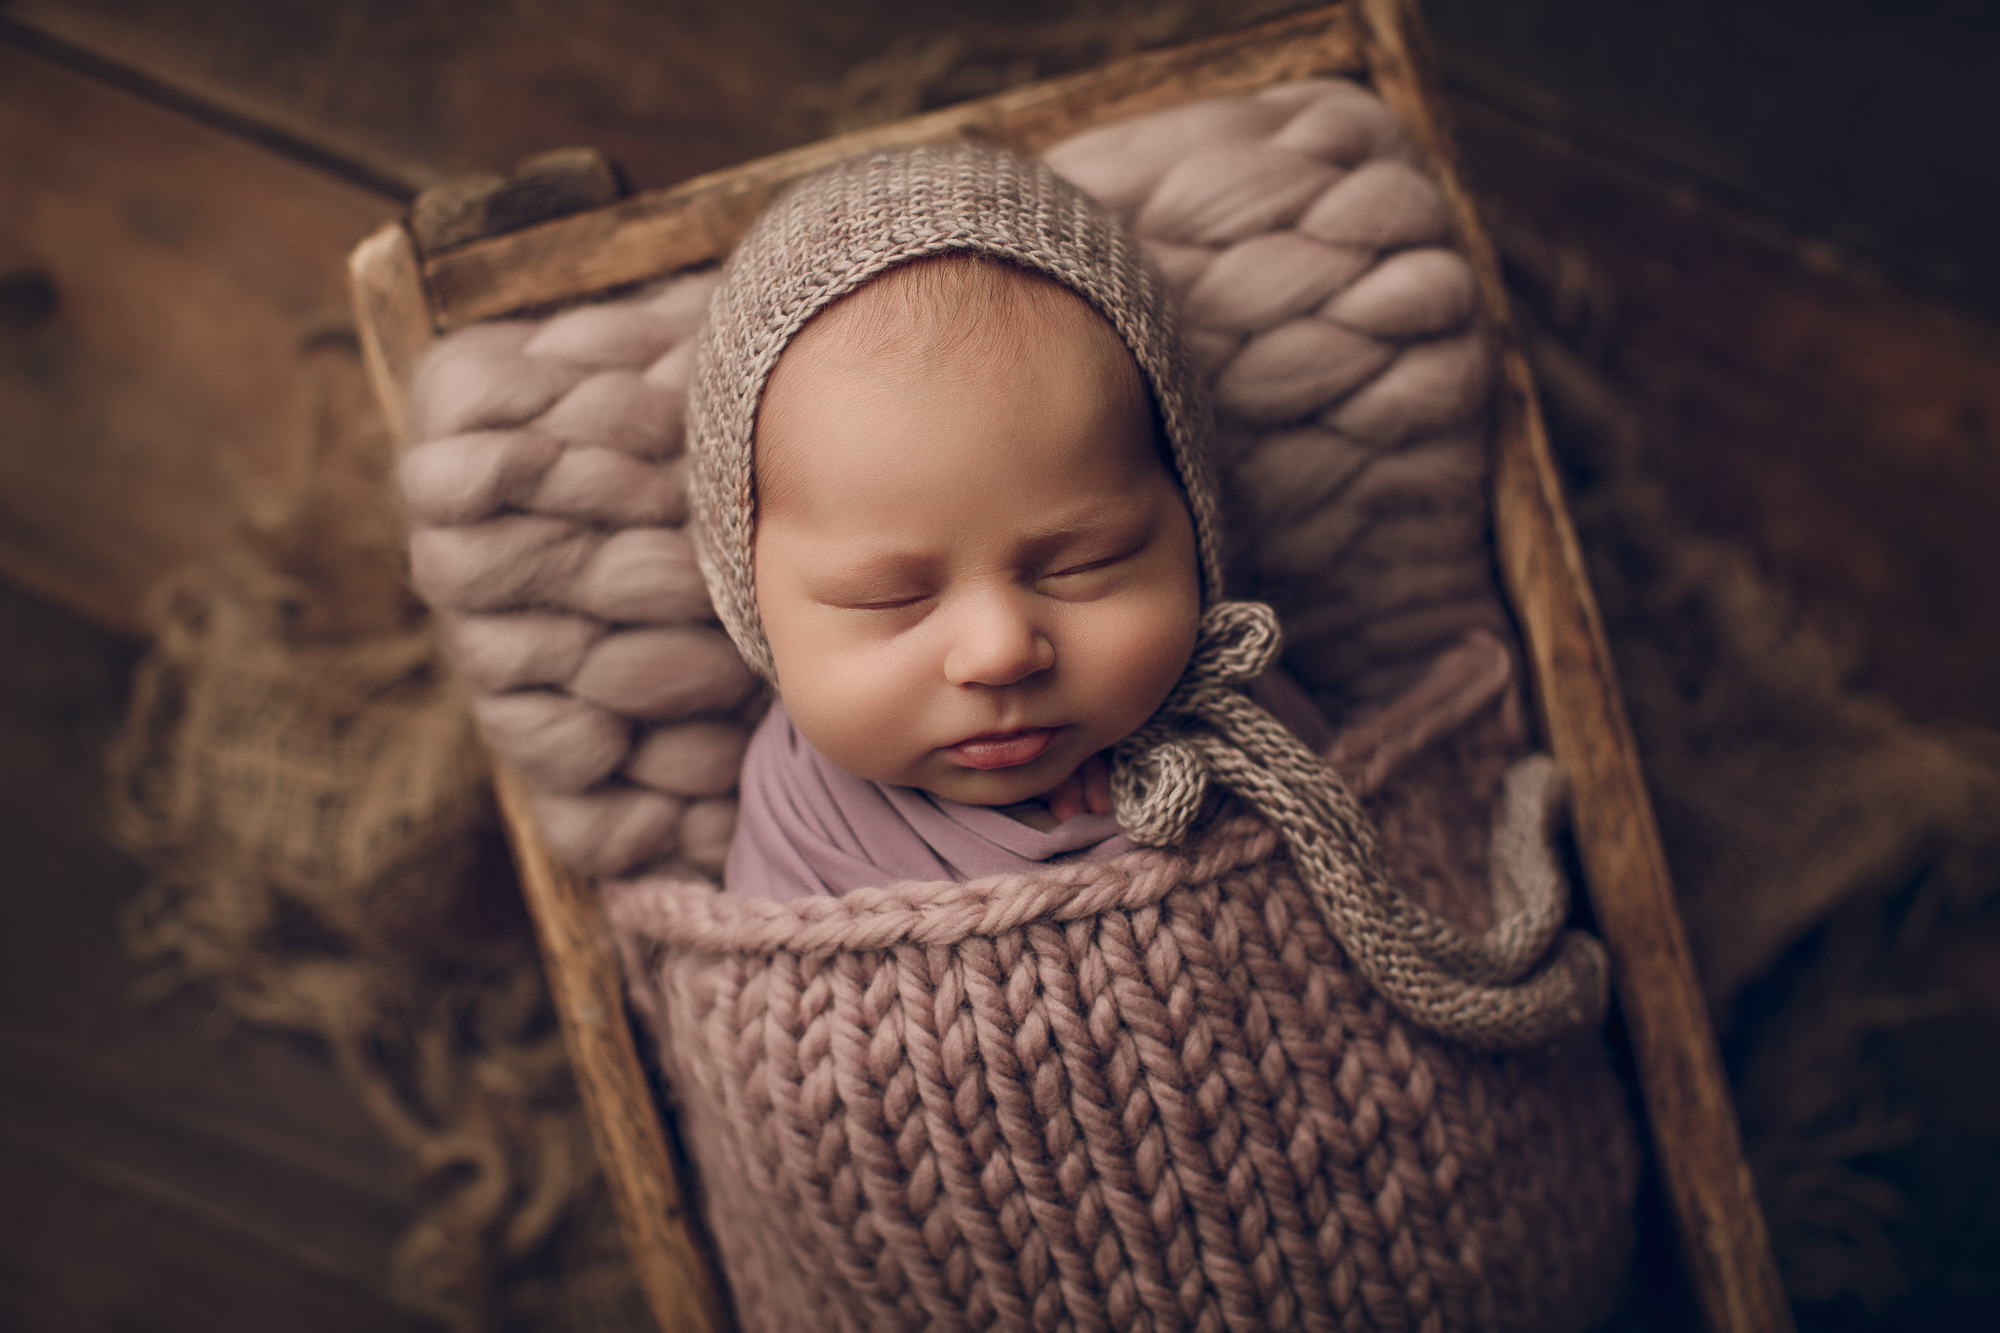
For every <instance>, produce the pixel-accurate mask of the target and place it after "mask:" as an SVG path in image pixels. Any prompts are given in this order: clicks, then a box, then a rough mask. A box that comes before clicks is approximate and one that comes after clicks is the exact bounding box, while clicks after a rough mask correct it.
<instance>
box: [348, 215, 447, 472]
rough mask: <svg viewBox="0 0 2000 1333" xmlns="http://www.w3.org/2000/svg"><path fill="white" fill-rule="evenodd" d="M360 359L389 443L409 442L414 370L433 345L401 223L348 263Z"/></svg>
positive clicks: (386, 228) (385, 228)
mask: <svg viewBox="0 0 2000 1333" xmlns="http://www.w3.org/2000/svg"><path fill="white" fill-rule="evenodd" d="M347 280H348V293H349V295H350V297H351V298H352V300H353V302H354V311H355V326H356V330H357V332H358V334H359V337H360V339H361V360H362V364H363V365H365V366H366V367H367V368H368V382H369V384H370V385H371V386H373V388H374V390H375V401H376V403H377V404H379V405H380V406H381V409H382V415H383V416H384V417H386V418H387V419H388V424H389V435H390V438H392V439H395V440H399V441H402V440H408V439H409V438H410V390H411V388H412V386H413V384H414V381H415V378H416V372H417V367H419V366H421V365H422V364H423V360H424V355H425V353H427V352H429V351H430V349H431V344H432V343H434V342H436V341H437V334H436V332H435V330H434V328H433V326H432V323H431V313H430V305H429V301H428V297H427V294H426V292H425V290H424V278H423V272H422V270H421V269H420V267H419V266H418V263H417V251H416V246H415V245H414V244H413V243H412V241H411V240H410V233H409V230H408V228H406V227H405V226H404V225H403V224H402V223H400V222H388V223H384V224H383V225H382V228H381V229H380V230H379V231H377V232H376V233H375V234H374V235H372V236H370V237H369V238H368V239H367V240H365V241H363V242H362V243H361V244H360V245H358V246H356V247H355V248H354V253H353V254H352V255H350V256H348V260H347Z"/></svg>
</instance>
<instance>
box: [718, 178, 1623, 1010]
mask: <svg viewBox="0 0 2000 1333" xmlns="http://www.w3.org/2000/svg"><path fill="white" fill-rule="evenodd" d="M1184 365H1185V363H1184V358H1183V356H1182V353H1181V348H1180V343H1179V339H1178V335H1177V333H1176V329H1175V324H1174V320H1173V316H1172V312H1171V310H1170V308H1169V306H1168V303H1167V299H1166V297H1165V295H1164V287H1163V284H1162V283H1161V281H1160V280H1159V278H1158V277H1157V276H1156V275H1155V274H1154V272H1153V271H1152V269H1151V268H1150V266H1149V265H1148V264H1147V263H1146V261H1145V259H1144V258H1143V256H1142V254H1141V252H1140V250H1139V247H1138V246H1137V244H1136V243H1134V242H1133V241H1132V240H1131V238H1130V237H1129V236H1128V235H1127V234H1126V233H1125V232H1124V230H1123V229H1122V228H1121V227H1120V226H1119V224H1118V223H1117V222H1116V221H1114V220H1113V219H1112V218H1110V217H1109V216H1108V215H1107V214H1106V213H1105V212H1104V211H1103V210H1102V209H1101V208H1100V207H1099V206H1098V205H1096V204H1095V203H1094V202H1092V201H1091V200H1090V199H1089V198H1088V197H1087V196H1085V195H1083V194H1082V193H1081V192H1080V191H1078V190H1077V189H1075V188H1074V187H1073V186H1070V185H1069V184H1067V183H1066V182H1065V181H1063V180H1062V179H1061V178H1059V177H1057V176H1056V175H1055V174H1054V173H1053V172H1051V171H1050V170H1049V169H1048V168H1047V167H1045V166H1042V165H1040V164H1038V163H1031V162H1027V161H1023V160H1022V159H1019V158H1015V157H1012V156H1009V155H1007V154H1004V153H1001V152H998V151H996V150H993V149H990V148H983V147H976V146H971V145H959V146H953V147H937V148H933V147H918V148H909V149H903V150H895V151H885V152H880V153H876V154H873V155H870V156H867V157H862V158H856V159H851V160H850V161H848V162H845V163H842V164H840V165H838V166H835V167H833V168H830V169H829V170H827V171H826V172H823V173H821V174H820V175H818V176H815V177H812V178H809V179H808V180H807V181H805V182H804V183H803V184H801V185H800V186H798V187H796V188H794V189H793V190H792V191H791V192H790V193H789V194H787V195H786V196H785V197H784V198H782V199H781V200H780V201H779V202H778V203H777V204H776V205H774V206H773V207H772V208H771V210H770V211H768V212H767V213H766V214H765V215H764V216H763V217H762V218H761V219H760V220H759V221H758V223H757V224H756V225H755V226H754V227H753V228H752V229H751V231H750V233H749V234H748V235H747V236H746V237H745V239H744V241H743V243H742V245H741V246H740V247H739V248H738V250H737V252H736V253H735V255H734V256H732V258H731V260H730V263H729V267H728V269H727V271H726V272H725V274H724V276H723V279H722V282H721V285H720V286H719V287H718V288H717V289H716V294H715V297H714V300H713V302H712V304H711V306H710V310H709V325H708V328H707V331H706V333H705V334H704V336H703V342H702V344H701V347H700V350H699V352H698V355H697V362H696V369H695V381H694V388H693V391H692V393H691V394H690V397H689V402H688V450H689V457H690V461H691V465H692V472H691V497H692V500H693V509H694V520H695V523H696V526H697V529H698V531H697V550H698V552H699V555H700V560H701V565H702V572H703V575H704V577H705V579H706V581H707V584H708V588H709V592H710V595H711V597H712V599H713V601H714V604H715V609H716V613H717V615H718V616H719V617H720V619H721V620H722V623H723V625H724V627H725V628H726V629H727V630H728V631H729V634H730V637H731V638H732V639H733V640H734V641H735V643H736V645H737V646H738V648H740V649H741V650H742V653H743V657H744V660H745V661H746V662H748V663H749V665H750V666H751V668H752V669H753V670H756V671H757V672H758V673H759V674H761V675H763V676H764V677H765V678H766V679H767V680H770V681H771V682H772V683H773V684H775V686H776V687H777V694H778V698H777V701H776V702H775V703H774V704H773V706H772V708H771V710H770V713H769V714H768V715H767V716H766V718H765V720H764V722H763V723H762V725H761V726H760V727H759V729H758V732H757V734H756V735H755V736H754V737H753V738H752V740H751V742H750V747H749V750H748V752H747V754H746V756H745V759H744V764H743V770H742V784H741V806H740V810H739V814H738V820H737V827H736V832H735V838H734V842H733V843H732V845H731V848H730V852H729V858H728V863H727V865H726V867H725V872H724V886H725V888H726V889H728V890H729V891H730V892H732V893H733V894H736V895H739V896H747V897H755V898H766V899H776V900H779V901H787V900H792V899H798V898H801V897H806V896H811V895H823V894H833V895H836V896H838V895H842V894H845V893H847V892H849V891H851V890H854V889H860V888H867V887H874V886H886V885H890V884H895V883H899V882H911V881H919V882H930V881H939V880H961V881H963V880H975V879H980V878H984V877H987V876H992V875H999V874H1007V873H1018V872H1030V871H1037V870H1043V871H1046V870H1048V869H1052V868H1053V867H1052V866H1051V864H1050V863H1053V862H1058V861H1065V862H1066V861H1074V860H1084V861H1089V860H1105V859H1109V858H1113V857H1117V856H1119V855H1120V854H1122V853H1126V852H1130V851H1132V850H1134V848H1135V847H1171V848H1178V849H1189V850H1191V849H1193V848H1194V847H1195V846H1196V844H1197V843H1198V842H1199V841H1200V838H1201V836H1202V834H1203V831H1204V830H1205V829H1206V828H1208V827H1210V825H1211V823H1212V820H1211V819H1210V816H1212V815H1213V814H1214V813H1216V811H1217V810H1218V809H1219V806H1218V803H1217V802H1216V801H1214V800H1211V799H1210V798H1211V796H1214V795H1216V794H1217V793H1218V791H1219V789H1225V788H1226V789H1227V793H1228V796H1229V797H1230V798H1232V799H1233V800H1234V802H1235V807H1234V808H1238V809H1240V808H1243V807H1247V808H1248V809H1249V810H1250V811H1252V812H1254V813H1255V814H1256V815H1258V816H1260V817H1261V818H1262V819H1263V820H1264V821H1265V822H1266V823H1267V824H1268V825H1269V826H1270V827H1271V828H1272V829H1273V830H1274V831H1275V832H1276V833H1277V834H1278V835H1279V837H1280V838H1281V839H1282V850H1275V851H1274V853H1273V854H1274V855H1276V856H1281V857H1288V858H1289V860H1290V862H1291V863H1292V865H1293V866H1294V867H1295V868H1296V871H1297V873H1298V875H1299V877H1300V879H1301V880H1302V881H1303V882H1304V884H1305V885H1306V886H1307V888H1308V891H1309V892H1310V893H1311V894H1312V896H1313V898H1314V900H1315V902H1316V903H1317V904H1318V905H1319V908H1320V910H1321V912H1322V913H1323V914H1324V916H1325V918H1326V920H1327V922H1328V924H1329V925H1330V926H1331V927H1332V929H1333V930H1334V933H1335V934H1336V936H1337V937H1339V938H1340V939H1341V941H1342V943H1343V944H1344V945H1345V946H1346V947H1347V949H1348V951H1349V953H1350V954H1351V955H1352V957H1353V959H1354V961H1355V963H1356V965H1357V966H1358V967H1359V968H1360V969H1361V971H1362V972H1363V973H1364V974H1365V975H1366V976H1367V977H1368V978H1369V980H1370V981H1371V982H1373V983H1374V984H1375V985H1376V987H1377V988H1378V989H1379V990H1381V991H1382V993H1383V994H1384V996H1385V998H1387V999H1388V1000H1389V1001H1390V1002H1391V1003H1393V1004H1396V1005H1397V1006H1398V1007H1399V1008H1401V1009H1402V1010H1403V1011H1404V1012H1405V1013H1406V1014H1408V1015H1409V1016H1411V1017H1412V1018H1414V1019H1416V1020H1417V1021H1418V1022H1419V1023H1423V1024H1425V1025H1427V1026H1432V1027H1433V1028H1434V1029H1435V1030H1437V1031H1440V1032H1446V1033H1450V1034H1452V1035H1454V1036H1456V1037H1457V1038H1458V1039H1460V1040H1464V1041H1469V1042H1473V1043H1474V1044H1480V1045H1486V1044H1500V1045H1505V1044H1511V1043H1518V1042H1520V1041H1523V1040H1527V1039H1529V1038H1530V1037H1531V1036H1532V1035H1534V1034H1551V1033H1554V1032H1557V1031H1566V1030H1571V1029H1573V1028H1576V1027H1579V1026H1585V1025H1588V1024H1590V1023H1593V1022H1595V1020H1596V1017H1597V1015H1599V1014H1601V1013H1602V1008H1603V996H1604V990H1605V976H1604V963H1603V959H1602V955H1601V951H1599V950H1598V949H1597V946H1596V945H1595V942H1594V941H1589V940H1587V939H1586V938H1585V937H1583V936H1581V935H1579V934H1575V933H1571V934H1568V935H1563V934H1562V929H1561V928H1562V917H1563V914H1564V906H1563V904H1564V901H1565V896H1564V893H1563V890H1562V888H1561V886H1560V884H1559V880H1558V878H1557V876H1556V872H1555V871H1553V869H1552V868H1551V863H1550V862H1549V858H1548V853H1547V846H1546V827H1545V822H1546V820H1545V815H1546V813H1547V812H1548V811H1549V810H1550V809H1552V808H1553V806H1552V804H1551V801H1552V797H1553V793H1554V790H1555V789H1554V787H1553V786H1552V785H1550V784H1544V785H1543V786H1542V787H1541V792H1542V797H1543V798H1544V799H1541V800H1540V801H1524V802H1515V803H1514V804H1515V806H1516V807H1517V808H1516V809H1515V810H1514V813H1513V815H1512V817H1511V825H1509V827H1511V829H1512V832H1513V834H1514V835H1517V836H1514V837H1513V841H1514V842H1516V843H1519V844H1521V845H1522V846H1524V847H1526V848H1528V849H1529V851H1530V855H1529V856H1528V857H1527V859H1526V861H1525V862H1524V864H1532V865H1533V866H1534V867H1535V869H1534V871H1533V873H1531V874H1529V873H1522V874H1512V873H1508V874H1505V875H1503V876H1502V877H1503V878H1505V879H1507V880H1509V882H1510V883H1512V884H1526V885H1528V886H1530V889H1531V890H1532V891H1531V892H1528V893H1527V894H1526V897H1527V899H1530V900H1531V901H1522V902H1518V903H1515V902H1510V903H1505V904H1492V905H1494V906H1501V907H1504V908H1505V909H1508V910H1506V912H1505V915H1506V916H1507V917H1508V920H1507V921H1506V922H1505V923H1504V924H1501V925H1499V926H1497V927H1496V928H1494V929H1492V930H1490V931H1485V932H1484V933H1474V934H1466V935H1461V934H1460V931H1459V929H1458V928H1456V927H1455V926H1454V924H1453V923H1452V922H1451V921H1450V920H1448V919H1445V918H1441V917H1440V916H1439V915H1437V914H1436V913H1435V912H1427V911H1425V910H1423V907H1422V906H1421V905H1420V903H1419V900H1418V899H1416V898H1414V897H1411V896H1409V895H1406V894H1405V893H1403V892H1402V891H1400V890H1399V889H1398V888H1397V887H1395V885H1394V884H1393V883H1392V882H1391V880H1390V878H1389V875H1388V871H1387V869H1386V867H1385V866H1384V864H1383V861H1382V856H1381V852H1380V849H1379V848H1378V847H1377V845H1376V839H1375V834H1374V831H1373V829H1372V827H1371V826H1370V824H1369V821H1368V820H1367V818H1366V816H1365V815H1364V814H1363V813H1362V811H1361V809H1360V808H1359V806H1358V805H1357V803H1356V800H1355V797H1354V794H1353V792H1352V791H1351V790H1350V788H1349V787H1348V786H1347V785H1346V784H1345V783H1343V782H1342V780H1341V779H1340V778H1339V777H1338V776H1336V775H1335V773H1334V771H1333V770H1332V769H1331V768H1330V767H1329V766H1328V765H1327V763H1326V762H1324V761H1323V760H1322V759H1321V757H1320V755H1319V754H1317V753H1315V751H1317V750H1319V749H1321V748H1322V747H1321V745H1320V744H1319V741H1322V740H1324V738H1325V736H1324V733H1325V732H1326V724H1325V722H1324V720H1323V719H1321V718H1319V717H1318V715H1317V712H1316V710H1315V709H1313V707H1312V705H1311V703H1310V701H1309V700H1307V699H1306V697H1305V695H1304V694H1303V692H1302V691H1300V690H1299V689H1298V687H1297V686H1295V685H1291V686H1289V687H1288V686H1287V683H1286V681H1285V680H1284V678H1283V676H1282V674H1281V673H1280V672H1279V671H1277V670H1276V669H1275V661H1276V653H1277V649H1278V637H1279V636H1278V626H1277V618H1276V616H1275V614H1274V613H1273V612H1272V610H1271V609H1270V608H1269V607H1268V606H1264V605H1261V604H1258V603H1249V602H1231V601H1226V600H1224V599H1222V597H1221V596H1220V585H1221V577H1220V573H1219V569H1220V560H1219V557H1218V544H1217V522H1216V502H1215V494H1214V487H1213V485H1212V483H1211V481H1210V473H1209V469H1208V466H1207V458H1206V452H1205V451H1206V443H1207V442H1206V424H1207V423H1206V417H1205V416H1204V414H1203V412H1202V411H1201V408H1200V405H1199V400H1198V398H1197V395H1196V394H1195V393H1194V391H1193V389H1192V387H1191V385H1190V382H1189V377H1188V374H1187V372H1186V370H1185V368H1184ZM1412 693H1413V694H1414V695H1418V696H1421V695H1422V693H1423V690H1422V686H1421V683H1420V687H1419V689H1418V690H1416V691H1413V692H1412ZM1274 708H1275V711H1276V712H1277V713H1289V714H1290V716H1289V717H1288V718H1287V720H1286V722H1280V721H1279V720H1278V718H1277V717H1276V716H1275V715H1274V711H1273V709H1274ZM1395 712H1396V707H1395V706H1393V705H1392V706H1391V708H1390V709H1389V710H1387V715H1393V714H1395ZM1288 724H1289V725H1288ZM1418 730H1421V728H1418ZM1302 735H1303V736H1310V737H1313V738H1314V741H1313V743H1310V744H1309V743H1306V742H1304V741H1302V740H1301V736H1302ZM1337 748H1338V747H1336V749H1337ZM1541 762H1542V764H1543V765H1544V771H1545V772H1548V773H1551V774H1552V769H1548V768H1547V767H1546V761H1541ZM1507 822H1508V821H1507V820H1506V819H1505V818H1503V824H1506V823H1507ZM1497 845H1499V843H1498V842H1496V846H1497ZM1504 869H1505V868H1504V867H1496V870H1504ZM1497 882H1498V881H1496V883H1497ZM1474 887H1475V889H1476V890H1477V891H1478V893H1479V896H1480V897H1481V898H1482V899H1486V898H1489V897H1490V896H1498V895H1488V894H1487V893H1486V886H1484V885H1475V886H1474ZM1487 905H1488V904H1486V903H1482V904H1481V907H1482V913H1481V919H1479V920H1477V921H1473V922H1469V923H1467V922H1461V923H1460V924H1469V925H1471V927H1472V929H1473V931H1474V932H1480V931H1482V930H1483V929H1484V927H1486V926H1487V925H1488V924H1489V922H1490V920H1491V917H1490V916H1489V915H1487V914H1486V913H1485V912H1484V910H1483V909H1484V908H1485V907H1486V906H1487ZM1558 939H1560V942H1559V943H1557V941H1558ZM1551 944H1555V945H1556V947H1554V948H1553V949H1551V948H1550V946H1551ZM1500 978H1508V979H1509V980H1508V981H1506V982H1505V983H1503V984H1500V985H1497V986H1496V985H1495V984H1494V983H1495V981H1496V980H1498V979H1500Z"/></svg>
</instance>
